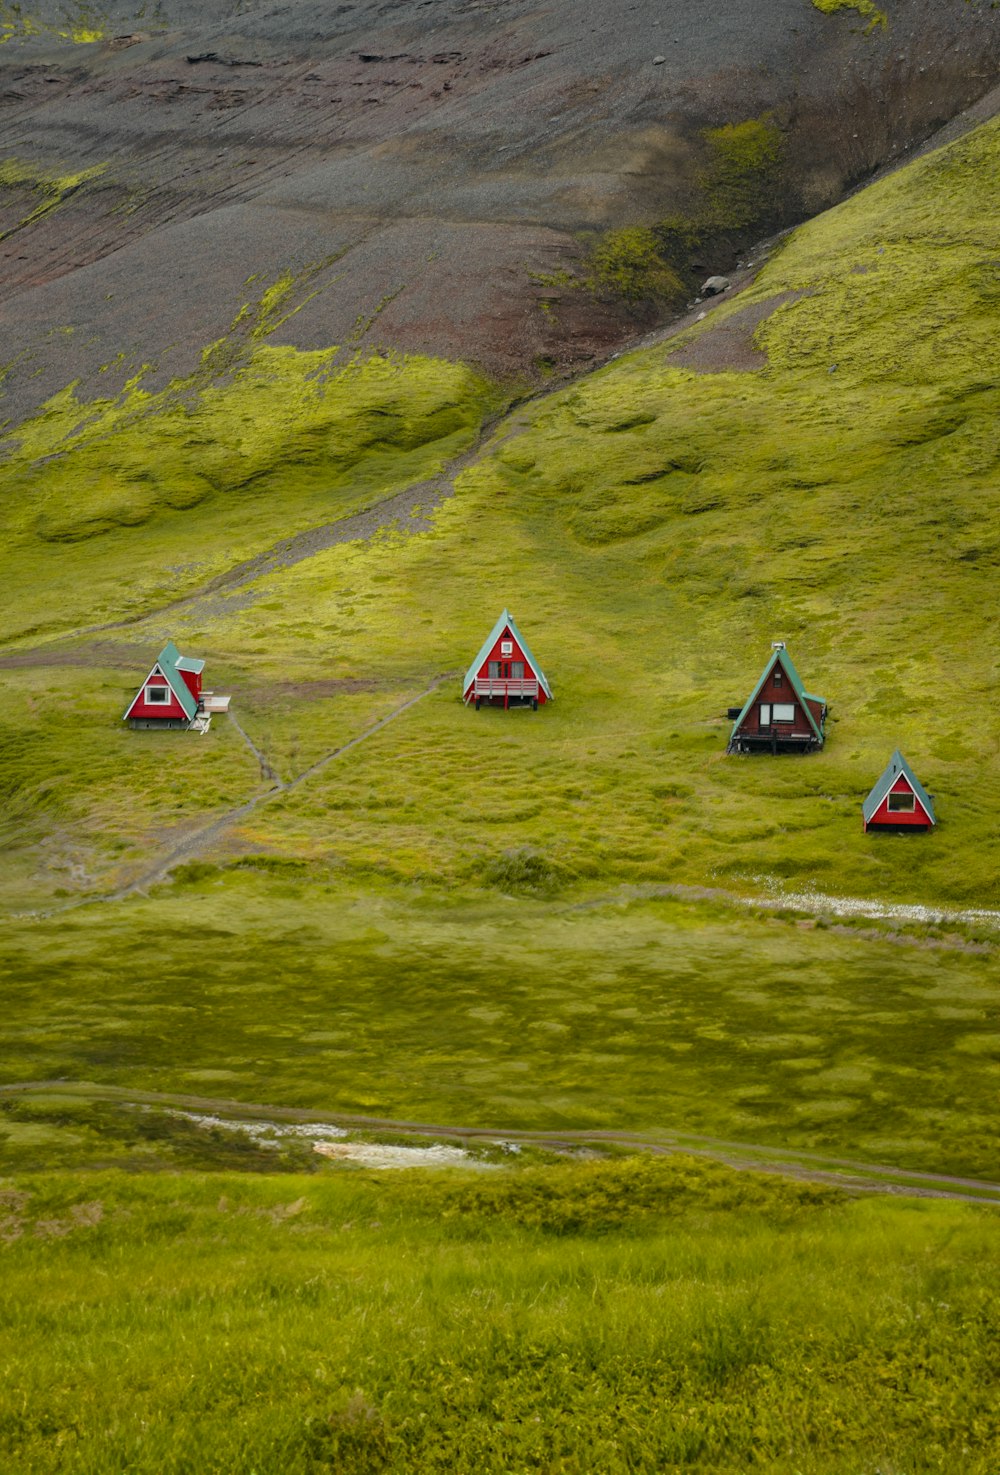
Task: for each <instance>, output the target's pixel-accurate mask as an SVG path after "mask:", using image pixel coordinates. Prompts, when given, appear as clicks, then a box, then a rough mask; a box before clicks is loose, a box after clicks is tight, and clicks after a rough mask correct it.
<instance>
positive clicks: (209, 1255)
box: [0, 1159, 1000, 1475]
mask: <svg viewBox="0 0 1000 1475" xmlns="http://www.w3.org/2000/svg"><path fill="white" fill-rule="evenodd" d="M0 1192H2V1194H3V1198H2V1199H0V1205H2V1207H0V1239H2V1241H3V1243H2V1244H0V1271H2V1274H3V1276H4V1292H3V1304H4V1319H5V1325H6V1329H7V1335H6V1336H5V1338H4V1341H3V1349H2V1351H0V1462H2V1463H3V1464H4V1465H5V1466H6V1467H7V1468H9V1469H11V1470H14V1469H16V1470H17V1471H19V1472H31V1475H56V1472H58V1475H107V1472H108V1471H112V1470H113V1471H119V1470H120V1471H128V1472H129V1475H194V1472H195V1471H197V1472H199V1475H233V1472H235V1471H241V1472H250V1471H251V1470H252V1471H255V1472H257V1475H328V1472H332V1471H341V1472H350V1475H373V1472H380V1471H386V1472H400V1475H403V1472H406V1475H412V1472H414V1471H418V1470H419V1471H421V1472H428V1475H433V1472H441V1475H513V1472H517V1475H522V1472H524V1475H527V1472H536V1471H544V1472H547V1475H598V1472H600V1475H635V1472H650V1475H652V1472H654V1471H655V1472H657V1475H678V1472H681V1471H685V1472H687V1471H690V1472H698V1475H736V1472H744V1471H747V1470H754V1471H761V1472H764V1475H789V1472H792V1471H797V1472H800V1475H885V1472H888V1471H892V1472H900V1475H902V1472H905V1475H932V1472H933V1475H939V1472H954V1471H958V1470H961V1471H962V1472H963V1475H992V1472H993V1471H994V1470H995V1467H996V1448H997V1443H998V1441H1000V1425H998V1422H997V1409H996V1400H995V1396H994V1389H995V1385H996V1376H997V1371H998V1368H997V1335H996V1334H997V1317H998V1312H1000V1306H998V1299H997V1289H996V1288H997V1284H998V1277H997V1273H996V1272H997V1238H996V1225H995V1219H994V1218H993V1217H992V1216H991V1215H989V1214H988V1213H986V1212H984V1211H983V1210H981V1209H978V1208H973V1207H971V1206H968V1205H960V1204H922V1203H915V1202H909V1203H905V1202H904V1203H899V1202H896V1203H890V1202H887V1201H884V1200H883V1201H880V1202H874V1203H873V1202H850V1201H844V1200H842V1199H840V1198H838V1196H837V1195H835V1194H833V1193H831V1192H830V1191H829V1190H817V1189H813V1188H810V1187H808V1186H807V1185H796V1184H788V1183H783V1182H782V1181H781V1180H779V1179H766V1178H754V1177H752V1176H749V1175H746V1174H735V1173H733V1172H731V1171H729V1170H726V1169H723V1168H714V1167H706V1166H705V1165H697V1164H695V1163H694V1162H691V1161H690V1160H688V1161H684V1160H673V1161H671V1162H667V1163H665V1162H654V1161H648V1160H647V1161H641V1160H635V1159H629V1160H624V1161H612V1162H605V1163H576V1164H561V1165H560V1164H538V1165H535V1166H529V1167H527V1168H524V1169H516V1168H515V1169H510V1168H508V1169H501V1170H499V1171H497V1170H494V1171H489V1170H481V1171H479V1172H478V1173H466V1174H464V1175H462V1174H455V1173H454V1172H452V1173H439V1174H437V1175H435V1174H430V1173H426V1172H424V1173H419V1174H415V1175H412V1176H409V1175H402V1176H399V1175H397V1176H395V1177H394V1176H393V1175H390V1174H381V1175H380V1174H378V1173H372V1172H368V1171H364V1170H357V1171H353V1172H351V1171H347V1172H343V1171H341V1172H340V1173H337V1174H329V1175H327V1176H319V1177H315V1176H314V1177H296V1176H294V1175H281V1176H270V1177H268V1176H251V1175H236V1174H233V1173H209V1174H203V1175H200V1176H197V1177H195V1176H193V1175H191V1174H176V1173H172V1174H165V1175H147V1176H145V1177H135V1176H126V1175H123V1174H116V1173H102V1174H80V1175H78V1176H75V1177H68V1176H59V1175H38V1176H32V1177H22V1178H19V1179H17V1180H16V1181H10V1182H8V1183H7V1184H6V1185H4V1187H3V1188H2V1190H0Z"/></svg>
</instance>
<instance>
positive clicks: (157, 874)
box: [10, 671, 456, 921]
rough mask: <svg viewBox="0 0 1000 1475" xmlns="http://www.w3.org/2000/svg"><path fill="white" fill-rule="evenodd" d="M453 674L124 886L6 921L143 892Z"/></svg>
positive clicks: (187, 841) (195, 835)
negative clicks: (233, 826) (246, 817)
mask: <svg viewBox="0 0 1000 1475" xmlns="http://www.w3.org/2000/svg"><path fill="white" fill-rule="evenodd" d="M455 675H456V673H455V672H454V671H448V672H446V673H445V674H444V675H442V676H436V677H435V678H434V680H433V681H432V682H431V684H430V685H429V686H426V687H424V689H423V690H422V691H419V692H417V694H416V696H412V697H408V698H407V699H406V701H405V702H400V704H399V706H398V707H394V708H393V709H392V711H391V712H389V713H387V714H386V716H385V717H380V718H379V720H378V721H377V722H373V723H372V724H371V725H370V726H369V727H366V728H365V729H364V731H363V732H359V733H358V734H357V736H356V737H352V738H350V739H349V740H348V741H347V742H346V743H341V745H340V746H339V747H337V748H334V749H333V750H332V751H331V752H329V753H325V754H324V755H323V757H322V758H320V759H318V760H317V761H316V762H315V763H312V764H310V765H309V767H308V768H306V769H303V771H302V772H301V773H299V774H297V775H296V776H295V778H293V779H289V780H288V781H287V782H282V781H281V780H280V779H278V780H276V782H275V783H274V785H273V787H272V788H270V789H267V790H266V791H265V792H264V793H261V794H254V795H253V797H252V798H250V799H247V800H246V801H245V802H244V803H243V804H237V805H234V806H233V808H232V809H227V810H225V811H224V812H223V813H222V814H218V815H216V816H215V818H214V819H213V820H211V821H210V822H209V823H208V824H207V825H203V826H202V827H201V829H199V830H194V831H192V833H191V834H189V835H187V836H185V838H184V839H183V840H182V841H181V843H180V844H179V845H177V846H175V847H174V849H173V850H171V851H169V852H168V853H167V854H166V855H163V856H161V857H160V859H159V860H158V861H157V862H156V864H155V865H154V866H152V867H151V868H150V869H149V870H147V871H144V872H143V873H142V875H140V876H137V877H136V878H135V879H134V880H132V881H129V882H128V883H127V884H126V885H124V886H119V887H118V888H117V889H116V890H114V891H106V892H103V893H101V894H100V895H97V896H81V897H78V898H77V899H76V900H74V901H70V902H66V903H64V904H63V905H62V906H58V907H48V908H46V909H44V910H40V911H33V912H15V913H13V914H12V916H11V919H10V920H12V921H25V920H32V921H41V920H44V919H45V918H47V917H57V916H61V915H62V914H63V913H64V912H71V911H77V910H78V909H79V908H80V907H86V906H96V905H98V904H101V903H106V902H115V901H124V900H125V898H126V897H129V896H135V895H136V894H137V893H138V892H142V891H145V889H146V888H147V887H148V886H153V885H155V884H156V882H157V881H162V880H163V879H164V878H165V877H166V876H167V875H168V874H169V872H170V871H172V870H173V869H174V868H175V867H176V866H179V865H183V864H184V863H185V862H186V861H190V860H195V859H196V858H197V857H198V856H199V855H201V854H202V853H203V852H204V850H205V848H206V846H208V845H209V844H210V843H211V842H212V841H213V840H215V839H217V838H218V837H219V835H221V834H223V833H224V831H226V830H228V829H229V828H230V826H231V825H234V824H235V823H236V822H237V821H238V820H241V819H243V818H245V816H246V815H248V814H252V813H253V811H254V810H255V809H259V808H260V807H261V806H262V805H264V804H269V803H270V802H271V801H272V800H273V799H277V798H279V797H280V796H281V795H283V794H287V793H288V792H289V791H290V790H292V789H296V788H298V786H299V784H301V783H304V782H305V780H306V779H308V778H311V777H312V776H313V775H314V774H316V773H319V772H320V771H321V770H322V769H324V768H326V767H327V765H328V764H330V763H333V762H334V761H335V760H336V759H338V758H342V757H343V755H344V754H345V753H350V752H351V751H352V749H354V748H356V747H358V745H359V744H360V743H364V742H367V741H368V739H369V738H371V737H374V736H375V734H376V733H378V732H381V731H382V729H383V728H384V727H388V725H389V724H390V722H395V721H396V719H397V718H398V717H401V716H402V715H403V713H404V712H408V711H409V709H410V708H411V707H414V706H416V704H417V702H422V701H423V699H424V697H427V696H430V694H431V693H432V692H434V691H437V689H438V687H439V686H441V685H442V684H443V683H444V682H445V681H452V680H454V678H455ZM236 726H237V727H239V724H238V723H237V724H236ZM239 731H240V732H241V734H242V735H243V737H244V738H245V739H246V741H247V743H248V744H249V746H250V748H251V749H252V751H253V752H254V753H255V754H256V755H257V757H258V758H259V759H260V760H261V763H262V765H267V767H268V768H270V764H269V762H268V760H267V759H266V758H265V757H264V755H263V754H261V753H260V751H259V749H257V748H256V747H255V746H254V744H253V742H252V741H251V740H250V739H249V738H248V737H247V736H246V734H245V733H243V729H242V728H239Z"/></svg>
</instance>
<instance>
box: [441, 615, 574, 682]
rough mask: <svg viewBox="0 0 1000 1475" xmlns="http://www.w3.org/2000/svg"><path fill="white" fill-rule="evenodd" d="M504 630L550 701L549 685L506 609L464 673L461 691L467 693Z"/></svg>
mask: <svg viewBox="0 0 1000 1475" xmlns="http://www.w3.org/2000/svg"><path fill="white" fill-rule="evenodd" d="M504 630H509V631H510V633H511V634H512V635H513V637H514V639H515V640H516V641H517V643H518V645H519V646H520V647H521V650H522V651H523V652H524V659H525V660H526V661H527V662H528V665H529V666H530V667H531V669H532V671H534V673H535V675H536V676H537V677H538V684H539V686H540V687H541V688H542V690H543V691H544V693H545V695H546V696H547V697H548V699H549V701H551V700H552V692H551V689H550V687H549V683H548V682H547V681H546V679H545V675H544V673H543V671H542V668H541V666H540V665H539V664H538V662H537V661H536V660H535V658H534V656H533V655H532V654H531V650H530V648H529V646H528V642H527V641H526V640H525V638H524V636H523V635H522V634H521V632H520V630H519V629H518V628H517V626H516V625H515V623H514V617H513V615H512V614H511V613H510V611H509V610H506V609H505V610H504V612H503V614H502V615H501V616H500V618H499V620H497V622H496V624H495V625H494V626H493V629H492V630H491V631H490V633H489V634H488V635H487V637H486V639H485V640H484V641H483V643H482V645H481V646H480V648H479V654H478V655H477V656H476V659H475V660H474V661H473V663H472V665H471V666H470V667H469V669H468V671H466V673H465V680H464V682H463V683H462V690H463V692H466V691H468V689H469V684H470V683H471V682H472V681H473V680H475V677H476V673H477V672H478V670H479V668H480V666H481V665H482V664H483V662H484V661H485V659H486V657H487V656H488V655H489V653H490V651H491V650H492V649H493V647H494V645H496V643H497V641H498V640H499V639H500V636H501V635H502V634H503V632H504Z"/></svg>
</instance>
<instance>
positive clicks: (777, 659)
mask: <svg viewBox="0 0 1000 1475" xmlns="http://www.w3.org/2000/svg"><path fill="white" fill-rule="evenodd" d="M778 663H780V665H781V669H782V670H783V671H784V673H785V675H786V676H787V677H788V680H789V684H790V685H791V688H792V690H793V691H794V693H795V695H796V696H797V697H798V699H799V704H800V706H801V707H802V710H803V712H804V713H805V714H806V721H807V722H808V723H809V726H810V727H811V728H812V730H813V732H814V733H815V734H816V737H817V739H818V741H819V742H822V741H823V724H822V721H820V722H817V721H816V718H815V717H814V716H813V714H812V708H811V707H810V706H809V703H810V702H819V704H820V706H821V707H822V708H823V709H824V711H825V709H826V699H825V697H816V696H813V695H812V693H811V692H808V691H806V689H805V687H804V686H803V685H802V677H801V676H800V675H799V673H798V671H796V669H795V666H794V663H793V661H792V658H791V656H790V655H789V654H788V651H787V650H786V649H785V647H784V646H783V645H779V646H777V647H776V648H775V649H774V650H773V651H772V652H771V659H770V660H769V661H768V663H767V665H766V666H765V667H764V670H763V672H762V674H761V678H760V680H759V681H758V682H757V685H756V686H755V687H754V689H753V691H752V692H751V693H750V695H749V697H748V698H747V700H746V703H745V704H744V707H743V710H742V711H741V712H740V715H739V716H738V717H737V719H736V721H735V722H734V723H733V730H732V732H731V733H730V737H729V740H730V742H732V740H733V738H735V736H736V734H737V733H738V732H739V730H740V728H741V727H742V726H743V723H744V722H745V721H746V718H747V713H748V712H749V711H750V708H751V707H752V706H753V704H754V702H755V701H756V700H757V698H758V696H759V695H760V693H761V690H762V688H763V686H764V683H765V681H766V680H767V678H768V677H769V676H770V674H771V672H772V671H773V670H774V667H775V665H776V664H778Z"/></svg>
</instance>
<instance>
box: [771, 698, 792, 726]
mask: <svg viewBox="0 0 1000 1475" xmlns="http://www.w3.org/2000/svg"><path fill="white" fill-rule="evenodd" d="M771 721H772V722H794V721H795V703H794V702H775V703H774V704H773V705H772V707H771Z"/></svg>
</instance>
